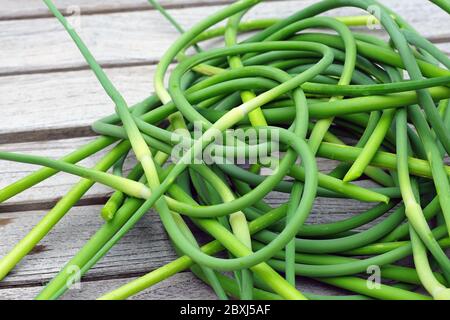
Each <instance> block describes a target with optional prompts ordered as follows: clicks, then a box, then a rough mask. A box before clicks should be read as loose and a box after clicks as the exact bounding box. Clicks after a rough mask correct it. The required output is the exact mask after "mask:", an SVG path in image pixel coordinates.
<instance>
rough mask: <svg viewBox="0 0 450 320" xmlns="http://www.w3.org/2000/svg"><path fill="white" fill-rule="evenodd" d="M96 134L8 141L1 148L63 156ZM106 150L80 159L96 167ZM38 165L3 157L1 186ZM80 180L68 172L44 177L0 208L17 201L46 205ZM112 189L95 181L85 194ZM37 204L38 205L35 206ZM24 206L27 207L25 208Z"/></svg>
mask: <svg viewBox="0 0 450 320" xmlns="http://www.w3.org/2000/svg"><path fill="white" fill-rule="evenodd" d="M92 140H93V138H77V139H64V140H57V141H39V142H31V143H17V144H9V145H1V146H0V149H1V150H3V151H14V152H20V153H27V154H35V155H42V156H51V157H55V158H60V157H62V156H64V155H66V154H68V153H70V152H71V151H73V150H75V149H77V148H78V147H81V146H82V145H84V144H86V143H88V142H89V141H92ZM104 154H105V152H100V153H98V154H96V155H94V156H92V157H91V158H88V159H86V160H85V161H82V162H80V164H81V165H83V166H87V167H93V166H94V165H95V163H96V162H97V161H99V160H100V158H101V157H102V155H104ZM37 169H39V167H38V166H33V165H28V164H21V163H16V162H10V161H0V188H4V187H6V186H7V185H9V184H11V183H13V182H15V181H17V180H19V179H20V178H22V177H24V176H26V175H27V174H29V173H31V172H34V171H35V170H37ZM77 181H79V178H78V177H75V176H72V175H68V174H62V173H61V174H57V175H55V176H53V177H52V178H50V179H47V180H45V181H43V182H42V183H40V184H38V185H37V186H35V187H33V188H32V189H29V190H26V191H25V192H23V193H21V194H19V195H17V196H15V197H13V198H12V199H10V200H9V201H6V202H5V203H3V204H1V205H0V208H2V209H0V210H2V211H5V210H8V209H7V208H10V207H11V206H14V207H17V206H18V205H24V204H27V205H31V204H32V205H33V206H36V205H37V206H38V207H39V206H45V207H48V205H49V204H51V203H54V202H55V201H56V200H57V199H59V198H60V197H61V196H63V195H64V194H65V193H66V192H67V191H68V190H69V189H70V188H71V186H72V185H73V184H75V183H76V182H77ZM110 190H111V189H109V188H107V187H105V186H102V185H99V184H96V185H94V186H93V187H92V188H91V190H90V191H88V193H87V194H86V197H87V198H91V199H94V198H101V197H103V196H104V195H106V194H108V193H109V192H110ZM35 208H36V207H35ZM22 210H24V209H22Z"/></svg>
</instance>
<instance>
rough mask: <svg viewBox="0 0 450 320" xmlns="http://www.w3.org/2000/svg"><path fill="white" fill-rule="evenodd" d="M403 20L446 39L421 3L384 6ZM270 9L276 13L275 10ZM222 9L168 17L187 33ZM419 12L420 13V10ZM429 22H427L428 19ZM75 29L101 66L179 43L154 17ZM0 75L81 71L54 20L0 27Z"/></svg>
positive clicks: (137, 59) (98, 21)
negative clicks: (47, 71) (0, 48)
mask: <svg viewBox="0 0 450 320" xmlns="http://www.w3.org/2000/svg"><path fill="white" fill-rule="evenodd" d="M311 3H313V1H312V0H308V1H280V2H279V3H277V4H274V3H270V2H267V3H265V2H263V3H262V4H260V5H259V6H258V7H257V8H255V9H254V10H251V11H250V12H249V14H248V16H247V18H248V19H252V18H261V17H284V16H287V15H289V14H291V13H292V12H294V11H296V10H299V9H301V8H302V7H304V6H306V5H307V4H311ZM383 3H386V4H388V5H389V6H390V7H391V8H393V9H394V10H395V11H396V12H398V13H399V14H401V15H402V16H404V17H406V18H407V20H408V21H410V22H411V23H412V24H413V25H414V26H416V27H417V28H418V29H419V30H420V32H421V33H422V34H424V35H425V36H433V37H437V36H440V37H446V36H449V32H448V30H449V26H450V21H449V19H448V17H447V14H446V13H445V12H443V11H442V10H439V9H438V8H437V7H436V6H434V5H432V4H427V5H424V4H423V2H422V1H421V0H413V1H402V2H398V1H389V0H384V1H383ZM274 5H276V6H277V10H274V9H273V8H274ZM220 7H221V6H210V7H202V8H184V9H173V10H171V13H172V14H173V16H174V18H175V19H177V20H178V21H179V22H180V23H181V25H182V26H184V27H190V26H192V25H193V24H194V23H195V22H197V21H198V20H199V17H204V16H206V15H208V14H211V13H212V12H215V11H217V10H218V9H219V8H220ZM419 8H420V10H419ZM358 12H360V11H359V10H353V9H348V8H344V9H337V10H333V11H332V13H334V14H338V15H343V14H346V15H351V14H355V13H358ZM431 16H432V17H433V19H429V17H431ZM76 21H78V22H77V23H76V24H78V28H77V29H79V31H80V34H81V36H82V37H83V39H84V40H85V42H86V44H87V45H88V47H89V48H90V49H91V51H92V52H93V54H94V56H95V57H96V58H97V59H98V61H99V62H100V63H102V64H113V65H117V64H119V65H120V64H130V63H152V62H155V61H157V60H159V59H160V57H161V55H162V54H163V53H164V52H165V50H166V49H167V48H168V46H169V45H170V44H171V43H172V42H173V41H174V40H175V39H176V38H177V37H178V34H177V32H176V31H175V30H174V29H173V28H172V27H171V26H170V25H169V24H168V23H167V22H166V21H165V20H164V18H163V17H162V16H161V15H160V14H159V13H158V12H156V11H135V12H122V13H113V14H102V15H84V16H83V15H81V17H80V18H79V19H77V20H76ZM0 44H1V46H2V50H1V52H0V60H1V61H2V66H1V69H0V74H11V73H23V72H36V71H39V70H41V71H44V70H53V69H55V68H56V69H61V68H63V69H64V68H80V67H83V66H85V62H84V61H83V59H82V57H81V55H80V54H79V52H78V50H77V49H76V48H75V46H74V45H73V43H72V42H71V40H70V39H69V37H68V36H67V34H65V31H64V30H63V28H62V27H61V26H60V25H59V24H58V22H57V21H56V19H54V18H43V19H31V20H26V21H23V20H10V21H0ZM31 48H32V49H31Z"/></svg>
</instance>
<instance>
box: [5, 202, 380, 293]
mask: <svg viewBox="0 0 450 320" xmlns="http://www.w3.org/2000/svg"><path fill="white" fill-rule="evenodd" d="M286 200H287V199H286V195H283V194H279V193H273V194H271V195H270V196H269V197H268V202H269V203H270V204H272V205H275V204H279V203H280V202H281V201H286ZM371 206H372V205H371V204H363V203H358V204H356V203H352V202H348V201H346V200H342V199H341V200H337V199H321V198H319V199H318V200H317V201H316V204H315V206H314V209H313V211H312V213H311V216H310V218H309V220H308V223H325V222H331V221H336V220H340V219H345V218H349V217H351V216H353V215H355V214H358V213H359V212H361V211H362V210H365V209H367V208H369V207H371ZM100 208H101V206H100V205H95V206H94V205H93V206H81V207H74V208H73V209H72V210H70V211H69V213H68V214H67V215H66V216H65V217H64V218H63V219H62V220H61V221H60V222H59V223H58V224H57V226H56V227H55V228H54V229H53V230H52V231H51V232H50V233H49V234H48V235H47V237H45V238H44V239H43V240H42V241H41V242H40V243H39V245H38V246H37V247H36V249H35V250H34V251H33V252H32V253H31V254H30V255H28V256H27V257H25V258H24V260H23V261H22V262H21V263H20V264H19V265H18V266H17V267H16V269H14V270H13V271H12V273H11V274H10V275H9V276H8V277H6V278H5V279H4V280H3V281H2V282H0V288H1V287H11V286H23V285H28V286H29V285H39V284H43V283H46V282H48V281H49V280H50V279H51V278H52V277H53V276H54V275H55V274H56V273H57V272H58V271H59V270H60V268H61V267H62V266H63V265H64V264H65V263H66V262H67V261H69V260H70V258H71V257H72V256H73V255H74V254H75V253H76V252H77V251H78V250H79V249H80V248H81V247H82V246H83V245H84V243H85V242H86V241H87V240H88V239H89V238H90V237H91V236H92V235H93V234H94V233H95V231H96V230H97V229H98V228H99V227H100V226H101V225H102V224H103V221H102V219H101V218H100V215H99V212H100ZM45 214H46V211H35V210H34V211H22V212H4V213H1V214H0V236H1V238H2V241H1V243H0V257H2V256H4V255H5V254H6V253H7V252H9V250H11V249H12V248H13V246H14V245H15V244H16V243H17V242H18V241H19V240H20V239H21V238H23V237H24V236H25V235H26V234H27V233H28V232H29V231H30V230H31V229H32V228H33V227H34V226H35V225H36V224H37V223H38V222H39V221H40V220H41V219H42V217H43V216H44V215H45ZM200 239H201V240H202V241H204V240H205V239H206V238H205V236H200ZM175 258H176V255H175V253H174V251H173V249H172V246H171V244H170V242H169V241H168V239H167V235H166V234H165V231H164V229H163V227H162V225H161V222H160V220H159V218H158V217H157V215H156V214H155V213H154V212H151V213H149V214H147V215H146V216H145V217H144V218H143V219H142V220H141V221H140V222H139V223H138V224H137V226H136V227H135V228H134V229H133V230H132V231H131V232H130V233H129V234H127V235H126V236H125V237H124V238H123V239H122V240H121V241H120V242H119V243H118V244H117V245H116V246H115V247H114V248H113V249H112V250H111V252H110V253H109V254H108V255H106V256H105V257H104V258H103V259H102V260H101V261H100V262H99V263H98V264H97V265H96V266H95V267H93V268H92V269H91V271H89V272H88V273H87V275H86V279H88V280H94V279H108V278H111V277H125V276H130V275H140V274H143V273H146V272H148V271H150V270H152V269H155V268H157V267H159V266H161V265H163V264H165V263H167V262H170V261H171V260H173V259H175Z"/></svg>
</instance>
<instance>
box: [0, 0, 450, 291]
mask: <svg viewBox="0 0 450 320" xmlns="http://www.w3.org/2000/svg"><path fill="white" fill-rule="evenodd" d="M230 2H232V1H230V0H170V1H169V0H164V1H161V3H162V4H163V5H166V6H167V8H169V9H170V13H171V14H172V15H173V16H174V18H176V19H177V20H178V21H179V22H180V23H181V25H182V26H184V27H186V28H188V27H190V26H192V25H193V24H194V23H195V22H197V21H199V20H200V19H201V18H203V17H205V16H206V15H208V14H210V13H212V12H215V11H217V10H218V9H219V8H221V7H222V6H223V5H225V4H227V3H230ZM313 2H314V1H310V0H300V1H280V0H278V1H274V0H272V1H265V2H263V3H262V4H260V5H259V6H258V7H257V9H255V10H252V11H251V12H250V13H249V14H248V18H255V17H283V16H287V15H289V14H291V13H292V12H294V11H296V10H299V9H301V8H302V7H305V6H306V5H308V4H311V3H313ZM382 2H383V3H384V4H386V5H388V6H389V7H391V8H392V9H394V10H395V11H396V12H398V13H399V14H401V15H402V16H403V17H404V18H406V20H407V21H409V22H410V23H411V24H412V25H413V26H414V27H416V29H417V30H419V31H420V32H421V33H422V34H423V35H425V36H426V37H427V38H428V39H430V40H431V41H432V42H434V43H436V44H437V46H438V47H440V48H441V49H442V50H444V51H445V52H447V53H448V52H450V19H449V18H448V16H447V15H446V14H445V13H444V12H443V11H441V10H440V9H438V8H437V7H435V6H434V5H432V4H431V3H430V2H428V1H425V0H400V1H394V0H384V1H382ZM55 3H56V4H57V6H58V7H59V8H61V9H62V10H63V11H64V12H66V13H68V14H69V15H70V14H72V13H74V14H72V15H71V17H70V19H72V20H71V21H72V22H73V23H75V24H76V26H77V30H78V31H79V32H80V34H81V36H82V37H83V39H84V40H85V41H86V43H87V45H88V47H89V48H90V49H91V50H92V52H93V54H94V55H95V57H96V58H97V59H98V61H99V62H100V63H101V64H102V65H103V66H105V67H107V68H106V72H107V74H108V76H110V77H111V79H112V81H113V82H114V83H115V84H116V85H117V87H118V89H119V90H120V91H121V92H122V93H123V94H124V96H125V98H126V99H127V100H128V102H129V103H130V104H132V103H135V102H138V101H140V100H141V99H143V98H145V97H146V96H148V95H149V94H150V93H151V92H152V91H153V87H152V85H153V84H152V78H153V73H154V70H155V65H156V63H157V62H158V59H159V58H160V57H161V55H162V54H163V53H164V52H165V50H166V49H167V48H168V46H169V45H170V44H171V43H172V42H173V41H174V40H175V39H176V38H177V36H178V35H177V33H176V31H174V29H173V28H172V27H171V26H170V25H169V24H168V23H167V22H166V21H165V20H164V19H163V18H162V17H161V15H160V14H159V13H158V12H157V11H155V10H153V9H152V8H151V7H150V6H149V5H148V4H147V2H146V1H145V0H116V1H106V0H103V1H99V0H56V1H55ZM0 8H1V10H0V102H1V108H2V113H1V120H2V121H1V124H2V125H1V126H0V149H1V150H8V151H17V152H23V153H30V154H37V155H46V156H51V157H60V156H63V155H65V154H67V153H69V152H70V151H72V150H74V149H76V148H77V147H79V146H81V145H83V144H85V143H86V142H89V141H92V140H93V139H94V137H93V136H94V134H93V132H92V131H91V130H90V124H91V123H92V122H93V121H94V120H96V119H98V118H100V117H102V116H105V115H108V114H110V113H112V112H113V111H114V108H113V105H112V104H111V102H110V100H109V99H108V97H107V96H106V94H105V93H104V91H103V90H102V88H101V87H100V85H99V84H98V83H97V81H96V79H95V77H94V75H93V73H92V72H91V71H89V70H88V68H87V66H86V64H85V62H84V60H83V58H82V56H81V55H80V54H79V52H78V50H77V49H76V47H75V46H74V44H73V43H72V41H71V40H70V39H69V37H68V35H67V34H66V33H65V31H64V30H63V29H62V27H61V26H60V25H59V23H58V22H57V21H56V19H55V18H53V17H51V16H50V14H49V12H48V11H47V9H46V7H45V6H44V5H43V3H42V2H41V1H36V0H15V1H11V0H0ZM358 12H359V11H358V10H353V9H339V10H335V11H334V14H336V15H353V14H357V13H358ZM78 13H81V14H80V15H78ZM360 31H361V32H367V31H368V30H367V28H362V29H360ZM371 32H373V33H376V34H379V35H380V36H383V37H385V35H384V34H383V32H382V31H381V30H372V31H371ZM101 154H102V153H100V154H99V155H96V156H94V157H92V158H91V159H88V160H86V161H83V162H81V163H82V164H83V165H85V166H93V165H94V163H95V162H96V161H97V160H98V159H99V158H100V157H101ZM128 165H130V164H128ZM331 165H332V164H331V163H330V162H326V161H324V162H321V164H320V166H321V169H322V170H325V171H326V170H327V168H330V166H331ZM36 168H37V167H35V166H31V165H24V164H18V163H12V162H5V161H0V188H1V187H4V186H7V185H8V184H10V183H12V182H14V181H16V180H17V179H19V178H21V177H23V176H25V175H26V174H28V173H30V172H32V171H33V170H35V169H36ZM77 180H78V179H77V178H75V177H72V176H70V175H66V174H57V175H56V176H54V177H52V178H50V179H48V180H46V181H45V182H42V183H40V184H38V185H37V186H35V187H33V188H32V189H30V190H27V191H26V192H23V193H22V194H20V195H17V196H16V197H14V198H12V199H10V200H8V201H6V202H5V203H2V204H0V257H1V256H3V255H4V254H6V253H7V252H8V251H9V250H10V249H11V248H12V247H13V245H14V244H16V243H17V242H18V241H19V240H20V239H21V238H22V237H23V236H24V235H25V234H26V233H27V232H28V231H29V230H30V229H31V228H32V227H33V226H34V225H35V224H36V223H37V222H38V221H39V220H40V219H41V218H42V217H43V216H44V215H45V214H46V212H47V211H48V209H50V208H51V207H52V206H53V205H54V204H55V202H56V201H57V200H58V199H59V198H60V197H61V196H63V195H64V194H65V193H66V192H67V191H68V190H69V188H70V186H71V185H72V184H74V183H75V182H76V181H77ZM360 183H363V184H366V183H367V182H365V181H362V182H360ZM110 192H111V191H110V190H109V189H108V188H105V187H102V186H100V185H95V186H94V187H93V188H92V189H91V190H90V191H89V192H88V193H87V194H86V196H85V197H84V198H83V200H82V201H81V202H80V203H79V204H78V206H76V207H74V208H73V209H72V210H70V212H69V213H68V214H67V215H66V216H65V217H64V218H63V219H62V220H61V221H60V223H59V224H58V225H57V226H56V227H55V228H54V229H53V230H52V232H51V233H50V234H49V235H48V236H47V237H46V238H45V239H44V240H43V241H42V242H41V243H40V244H39V245H38V246H37V247H36V248H35V250H33V251H32V252H31V254H30V255H29V256H27V257H26V258H25V259H23V261H22V262H21V263H20V264H19V265H18V266H17V267H16V268H15V269H14V271H13V272H11V274H10V275H9V276H8V277H6V278H5V279H4V280H3V281H2V282H0V299H31V298H33V297H34V296H35V295H36V294H37V293H38V292H39V291H40V289H41V288H42V286H43V285H44V284H45V283H46V282H48V281H49V280H50V279H51V278H52V277H53V276H54V275H55V274H56V273H57V272H58V271H59V270H60V268H61V267H62V266H63V265H64V263H66V262H67V261H68V260H69V259H70V258H71V257H72V256H73V255H74V254H75V253H76V252H77V250H78V249H79V248H80V247H81V246H82V245H83V244H84V243H85V242H86V241H87V240H88V239H89V237H90V236H92V234H93V233H94V232H95V230H96V229H97V228H99V227H100V225H101V224H102V220H101V218H100V216H99V210H100V208H101V204H102V203H104V202H105V199H106V198H107V196H108V194H110ZM268 201H269V202H270V203H273V204H276V203H280V202H281V201H284V199H283V197H282V196H280V194H276V193H274V194H271V195H270V197H269V199H268ZM369 206H370V205H368V204H365V203H359V202H356V201H348V200H338V199H318V200H317V201H316V204H315V207H314V210H313V212H312V214H311V218H310V221H332V220H336V219H342V218H344V217H348V216H351V215H355V214H358V213H359V212H361V211H362V210H364V209H366V208H368V207H369ZM175 258H176V255H175V253H174V251H173V250H172V248H171V245H170V243H169V241H168V240H167V236H166V234H165V232H164V230H163V228H162V226H161V223H160V221H159V219H158V217H157V215H156V214H154V213H151V214H148V215H147V216H145V218H144V219H142V221H141V222H140V223H139V224H138V225H137V226H136V227H135V228H134V229H133V230H132V232H130V233H129V234H128V235H127V236H126V237H124V239H122V241H120V243H118V244H117V245H116V246H115V247H114V248H113V249H112V250H111V252H110V253H109V254H108V255H107V256H106V257H105V258H104V259H102V260H101V261H100V262H99V263H98V264H97V265H96V266H95V267H93V268H92V270H90V271H89V273H87V275H86V276H85V277H84V278H83V280H82V283H81V287H80V288H78V289H72V290H70V291H69V292H68V293H67V294H66V295H65V296H64V298H66V299H93V298H96V297H98V296H100V295H101V294H102V293H105V292H107V291H109V290H111V289H113V288H116V287H118V286H120V285H122V284H124V283H126V282H128V281H130V280H132V279H134V278H135V277H137V276H140V275H143V274H145V273H147V272H149V271H151V270H153V269H155V268H158V267H160V266H162V265H164V264H165V263H167V262H170V261H171V260H173V259H175ZM299 287H300V288H301V289H306V291H311V292H316V293H336V292H339V291H338V290H336V289H334V288H331V287H325V286H322V285H319V284H317V283H314V282H312V281H308V280H306V279H305V280H304V281H300V283H299ZM134 298H135V299H177V298H186V299H214V294H213V293H212V291H211V290H210V289H209V288H208V287H207V286H206V285H204V284H203V283H202V282H201V281H200V280H198V279H196V278H195V277H194V276H193V275H192V274H191V273H190V272H182V273H180V274H178V275H176V276H174V277H172V278H170V279H168V280H166V281H164V282H162V283H160V284H158V285H156V286H154V287H152V288H151V289H148V290H146V291H144V292H143V293H141V294H139V295H137V296H136V297H134Z"/></svg>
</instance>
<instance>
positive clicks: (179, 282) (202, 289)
mask: <svg viewBox="0 0 450 320" xmlns="http://www.w3.org/2000/svg"><path fill="white" fill-rule="evenodd" d="M133 279H134V278H132V277H129V278H121V279H111V280H96V281H82V282H81V283H80V286H79V287H75V288H72V289H71V290H69V291H68V292H67V293H66V294H64V295H63V296H62V297H61V299H62V300H88V299H95V298H98V297H100V296H102V295H103V294H105V293H107V292H109V291H111V290H114V289H116V288H118V287H120V286H122V285H124V284H126V283H127V282H129V281H132V280H133ZM186 288H189V290H186ZM297 288H299V290H301V291H302V292H305V293H315V294H322V295H342V294H345V292H344V291H343V290H339V289H336V288H333V287H331V286H328V285H324V284H321V283H318V282H316V281H314V280H311V279H307V278H300V279H299V280H298V284H297ZM41 289H42V286H33V287H26V288H24V287H17V288H3V289H2V288H0V299H1V300H31V299H33V298H34V297H35V296H36V295H37V294H38V293H39V292H40V290H41ZM215 299H217V297H216V295H215V294H214V292H213V291H212V290H211V288H210V287H209V286H207V285H205V284H204V283H203V282H202V281H201V280H199V279H198V278H196V277H195V276H194V275H193V274H192V273H190V272H183V273H179V274H177V275H175V276H173V277H171V278H170V279H168V280H165V281H163V282H161V283H158V284H156V285H154V286H152V287H151V288H149V289H146V290H144V291H142V292H140V293H138V294H136V295H135V296H132V297H130V298H129V300H215Z"/></svg>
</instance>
